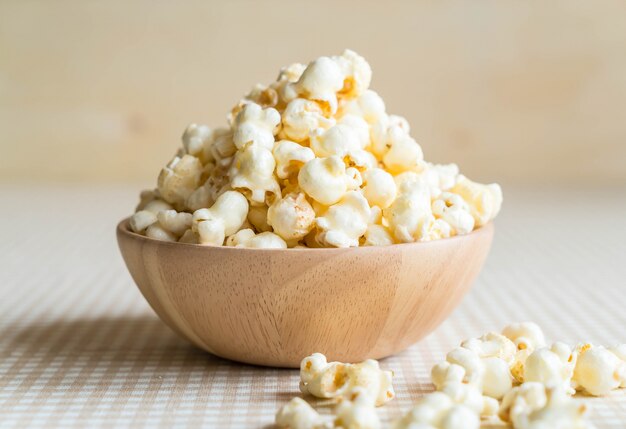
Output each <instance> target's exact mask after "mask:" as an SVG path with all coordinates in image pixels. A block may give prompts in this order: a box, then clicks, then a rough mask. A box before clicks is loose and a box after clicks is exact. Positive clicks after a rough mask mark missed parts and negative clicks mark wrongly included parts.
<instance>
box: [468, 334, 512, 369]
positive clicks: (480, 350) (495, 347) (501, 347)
mask: <svg viewBox="0 0 626 429" xmlns="http://www.w3.org/2000/svg"><path fill="white" fill-rule="evenodd" d="M461 347H464V348H466V349H469V350H472V351H474V352H476V353H477V354H478V356H480V357H481V358H485V357H497V358H500V359H504V361H506V362H507V363H511V362H512V361H513V359H514V358H515V352H516V351H517V349H516V347H515V344H514V343H513V342H512V341H511V340H510V339H508V338H507V337H505V336H504V335H501V334H498V333H496V332H488V333H486V334H484V335H482V336H480V337H478V338H471V339H469V340H465V341H463V342H462V343H461Z"/></svg>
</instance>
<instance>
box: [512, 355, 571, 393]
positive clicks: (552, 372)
mask: <svg viewBox="0 0 626 429" xmlns="http://www.w3.org/2000/svg"><path fill="white" fill-rule="evenodd" d="M570 356H571V349H570V348H569V347H568V346H567V345H565V344H563V343H555V344H554V345H553V346H552V347H551V348H547V347H542V348H538V349H536V350H535V351H533V352H532V353H531V354H530V355H529V356H528V357H527V358H526V360H525V362H524V378H523V379H524V381H525V382H539V383H542V384H544V385H545V386H556V387H559V388H560V389H563V390H564V391H565V392H567V393H569V394H573V393H574V389H572V387H571V385H570V384H571V380H572V375H573V371H574V365H573V363H571V362H569V357H570Z"/></svg>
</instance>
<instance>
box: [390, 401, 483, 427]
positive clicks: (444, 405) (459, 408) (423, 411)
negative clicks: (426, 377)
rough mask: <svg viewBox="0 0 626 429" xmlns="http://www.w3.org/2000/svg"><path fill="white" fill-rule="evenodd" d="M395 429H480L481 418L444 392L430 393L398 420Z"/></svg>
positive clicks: (394, 425)
mask: <svg viewBox="0 0 626 429" xmlns="http://www.w3.org/2000/svg"><path fill="white" fill-rule="evenodd" d="M392 427H393V429H478V428H479V427H480V417H479V416H478V414H477V413H476V412H474V411H473V410H471V409H470V408H469V407H467V406H465V405H461V404H456V403H455V402H454V401H453V400H452V399H451V398H450V397H449V396H448V395H446V394H445V393H442V392H434V393H429V394H428V395H425V396H423V397H422V398H420V400H419V401H418V402H417V403H415V405H414V406H413V408H412V409H411V411H409V412H408V413H407V414H406V415H405V416H404V417H402V418H401V419H399V420H396V421H395V422H394V423H393V425H392Z"/></svg>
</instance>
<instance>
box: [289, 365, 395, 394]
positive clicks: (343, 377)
mask: <svg viewBox="0 0 626 429" xmlns="http://www.w3.org/2000/svg"><path fill="white" fill-rule="evenodd" d="M391 379H392V373H391V371H383V370H381V369H380V366H379V365H378V362H377V361H375V360H373V359H368V360H366V361H363V362H361V363H357V364H346V363H341V362H328V361H327V360H326V357H325V356H324V355H323V354H321V353H314V354H312V355H311V356H308V357H306V358H304V359H303V360H302V362H301V363H300V390H301V391H302V393H308V394H310V395H313V396H316V397H318V398H343V397H345V396H346V395H347V394H348V392H350V391H352V390H353V389H354V388H357V387H360V388H363V389H365V391H366V392H367V394H368V395H371V397H372V398H373V401H374V403H375V405H376V406H380V405H382V404H384V403H386V402H388V401H390V400H391V399H393V398H394V397H395V392H394V390H393V385H392V381H391Z"/></svg>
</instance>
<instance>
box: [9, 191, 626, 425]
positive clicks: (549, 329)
mask: <svg viewBox="0 0 626 429" xmlns="http://www.w3.org/2000/svg"><path fill="white" fill-rule="evenodd" d="M136 189H137V187H135V186H129V187H128V188H125V189H124V188H111V187H93V186H92V187H89V188H87V187H67V186H66V187H40V186H38V187H35V186H32V187H23V186H22V187H17V186H9V185H4V186H2V187H0V198H1V200H0V201H2V203H1V205H2V210H1V211H0V261H1V270H0V428H13V427H20V428H21V427H26V428H42V427H63V428H88V427H89V428H91V427H116V428H117V427H119V428H123V427H133V428H135V427H146V428H155V427H163V428H171V427H175V428H187V427H189V428H198V427H206V428H265V429H269V428H271V427H272V422H273V418H274V413H275V412H276V410H277V408H278V407H279V406H280V405H281V404H282V403H284V402H285V401H287V400H289V399H290V398H291V397H293V396H294V395H298V394H299V392H298V373H297V371H295V370H279V369H266V368H258V367H252V366H246V365H240V364H237V363H233V362H228V361H225V360H222V359H219V358H216V357H214V356H211V355H209V354H207V353H204V352H201V351H199V350H196V349H194V348H193V347H191V346H190V345H188V344H187V343H186V342H184V341H182V340H180V339H179V338H177V337H176V336H175V335H174V334H173V333H172V332H171V331H170V330H168V328H166V327H165V326H164V325H163V324H162V323H161V322H160V321H159V320H158V319H157V318H156V316H155V315H154V314H153V313H152V312H151V310H150V309H149V307H148V306H147V304H146V303H145V302H144V300H143V298H142V297H141V295H140V294H139V292H138V290H137V288H136V287H135V286H134V285H133V282H132V280H131V278H130V276H129V275H128V273H127V272H126V269H125V267H124V265H123V262H122V260H121V257H120V256H119V253H118V249H117V246H116V243H115V237H114V227H115V224H116V222H117V220H118V219H120V218H122V217H123V216H126V215H127V214H128V213H129V212H130V210H131V209H132V208H133V207H134V204H135V202H136V201H135V199H136ZM625 220H626V189H611V190H607V191H603V192H597V191H594V190H588V191H577V192H574V191H565V190H558V189H552V190H549V191H542V192H530V191H525V192H521V191H515V190H511V189H509V190H507V191H506V192H505V209H504V211H503V213H502V215H501V216H500V218H499V219H498V221H497V232H496V241H495V244H494V247H493V250H492V253H491V256H490V258H489V260H488V262H487V265H486V267H485V269H484V271H483V273H482V274H481V276H480V278H479V280H478V281H477V284H476V285H475V287H474V289H473V291H472V292H471V293H470V294H469V296H468V297H467V298H466V299H465V300H464V301H463V303H462V305H461V306H460V307H459V308H458V309H457V310H456V311H455V312H454V314H453V315H452V317H450V318H449V319H448V320H447V321H446V322H445V323H443V324H442V325H441V326H440V327H439V329H437V330H436V331H435V332H434V333H433V334H432V335H430V336H429V337H428V338H426V339H425V340H423V341H422V342H420V343H419V344H417V345H415V346H413V347H411V348H410V349H408V350H407V351H405V352H404V353H401V354H399V355H397V356H394V357H391V358H388V359H386V360H384V361H383V362H382V365H383V367H385V368H390V369H393V370H394V371H395V374H396V377H395V385H396V389H397V394H398V395H397V399H395V400H394V401H392V402H390V403H389V404H388V405H386V406H385V407H382V408H381V409H380V415H381V417H382V418H383V419H384V421H387V422H388V421H390V420H391V419H393V418H395V417H397V416H399V415H400V414H401V412H402V411H403V410H407V409H408V408H409V406H410V404H411V403H412V402H413V401H415V400H416V399H417V398H419V397H420V396H421V395H423V394H424V393H426V392H429V391H430V390H432V386H431V384H430V383H429V372H430V368H431V366H432V365H433V364H434V363H435V362H436V361H438V360H440V359H442V357H443V356H444V354H445V353H446V351H448V350H449V349H451V348H452V347H453V346H455V345H456V344H457V343H458V342H459V341H461V340H462V339H465V338H467V337H470V336H475V335H479V334H481V333H483V332H484V331H487V330H494V329H500V328H501V327H502V326H503V325H505V324H507V323H508V322H512V321H520V320H533V321H536V322H537V323H539V324H541V325H542V326H543V327H544V329H545V331H546V333H547V335H548V336H549V337H550V338H552V339H559V340H563V341H567V342H570V343H574V342H576V341H578V340H583V339H584V340H588V341H592V342H597V343H606V344H611V343H614V342H617V341H622V342H623V341H626V330H625V329H624V328H625V327H626V224H625ZM588 400H589V402H590V403H591V406H592V408H593V412H592V419H593V421H594V423H595V424H596V425H597V427H598V428H615V429H617V428H626V392H624V391H617V392H615V393H613V394H611V395H610V396H609V397H608V398H604V399H596V398H592V399H588ZM319 405H320V408H321V410H322V412H328V411H329V404H327V403H323V402H320V403H319Z"/></svg>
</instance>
